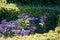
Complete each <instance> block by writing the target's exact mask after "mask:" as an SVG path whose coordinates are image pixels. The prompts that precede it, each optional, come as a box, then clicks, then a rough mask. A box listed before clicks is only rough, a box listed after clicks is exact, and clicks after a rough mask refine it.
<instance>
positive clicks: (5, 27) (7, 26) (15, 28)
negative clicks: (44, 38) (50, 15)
mask: <svg viewBox="0 0 60 40" xmlns="http://www.w3.org/2000/svg"><path fill="white" fill-rule="evenodd" d="M18 18H19V19H21V18H23V19H24V20H25V18H26V20H27V19H28V21H29V22H35V23H40V21H41V20H40V18H38V17H28V15H26V14H24V13H23V14H20V15H18ZM41 18H42V19H46V18H47V17H46V16H42V17H41ZM24 20H22V21H24ZM22 23H23V22H21V21H18V20H11V21H9V22H7V21H6V19H4V20H2V21H1V24H0V33H4V32H5V31H8V32H9V31H12V32H14V33H13V34H17V35H18V34H19V35H22V36H23V35H29V33H30V32H31V31H35V30H37V27H36V26H35V25H33V26H32V25H29V26H27V27H26V29H25V28H23V25H24V26H25V24H22ZM21 25H22V28H20V27H21Z"/></svg>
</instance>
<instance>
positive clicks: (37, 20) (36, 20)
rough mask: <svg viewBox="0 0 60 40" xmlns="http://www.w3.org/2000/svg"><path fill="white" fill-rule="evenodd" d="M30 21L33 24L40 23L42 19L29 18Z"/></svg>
mask: <svg viewBox="0 0 60 40" xmlns="http://www.w3.org/2000/svg"><path fill="white" fill-rule="evenodd" d="M28 20H29V21H33V22H37V23H38V22H40V18H35V17H29V18H28Z"/></svg>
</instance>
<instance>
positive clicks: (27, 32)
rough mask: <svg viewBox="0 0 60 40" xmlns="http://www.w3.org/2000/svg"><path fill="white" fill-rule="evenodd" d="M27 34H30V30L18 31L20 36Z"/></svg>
mask: <svg viewBox="0 0 60 40" xmlns="http://www.w3.org/2000/svg"><path fill="white" fill-rule="evenodd" d="M29 33H30V30H25V29H21V30H20V35H21V36H24V35H28V34H29Z"/></svg>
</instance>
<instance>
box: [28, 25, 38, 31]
mask: <svg viewBox="0 0 60 40" xmlns="http://www.w3.org/2000/svg"><path fill="white" fill-rule="evenodd" d="M27 28H28V29H29V30H33V31H35V30H36V29H37V27H35V26H30V27H27Z"/></svg>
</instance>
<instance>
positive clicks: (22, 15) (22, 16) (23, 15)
mask: <svg viewBox="0 0 60 40" xmlns="http://www.w3.org/2000/svg"><path fill="white" fill-rule="evenodd" d="M25 16H28V15H26V14H25V13H22V14H20V15H18V16H17V17H18V18H25Z"/></svg>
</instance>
